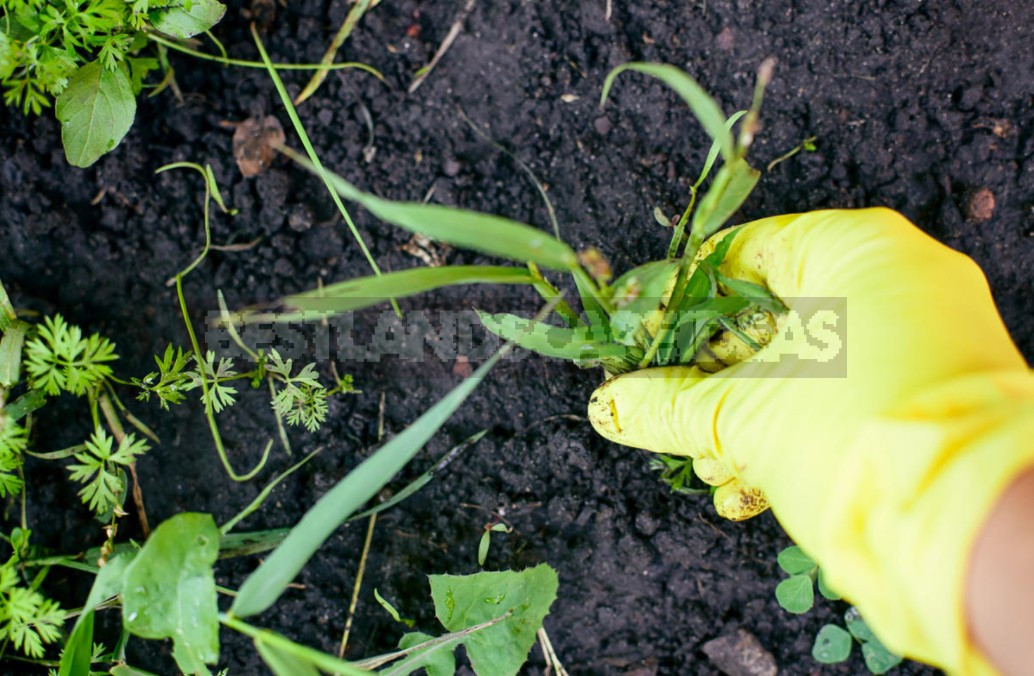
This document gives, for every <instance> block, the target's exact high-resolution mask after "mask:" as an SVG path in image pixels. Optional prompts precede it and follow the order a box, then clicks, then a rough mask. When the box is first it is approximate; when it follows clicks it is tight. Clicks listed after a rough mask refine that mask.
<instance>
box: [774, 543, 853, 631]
mask: <svg viewBox="0 0 1034 676" xmlns="http://www.w3.org/2000/svg"><path fill="white" fill-rule="evenodd" d="M776 562H777V563H778V564H779V567H780V568H782V569H783V572H785V573H786V574H787V575H789V576H790V577H788V578H786V579H785V580H783V581H782V582H780V583H779V585H778V586H777V587H776V590H775V595H776V600H777V601H778V602H779V605H780V606H782V607H783V609H784V610H786V611H787V612H791V613H794V614H797V615H800V614H802V613H806V612H808V611H809V610H811V608H812V606H813V605H815V589H814V587H815V585H816V584H817V585H818V588H819V593H820V594H822V595H823V596H824V597H826V598H827V599H830V600H833V601H836V600H838V599H839V598H840V596H839V595H838V594H837V593H836V592H834V591H833V590H831V589H830V588H829V587H827V586H826V581H825V578H824V577H823V575H822V570H820V569H819V567H818V565H817V564H816V563H815V562H814V561H812V560H811V558H810V557H809V556H808V555H807V554H805V553H804V552H803V551H801V548H800V547H797V546H793V547H787V548H786V549H784V550H783V551H781V552H779V555H778V557H777V558H776Z"/></svg>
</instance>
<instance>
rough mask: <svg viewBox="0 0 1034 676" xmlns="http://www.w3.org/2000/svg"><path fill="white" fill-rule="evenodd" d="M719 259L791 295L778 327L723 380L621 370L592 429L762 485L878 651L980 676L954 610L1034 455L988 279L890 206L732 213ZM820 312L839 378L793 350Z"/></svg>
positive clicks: (1021, 379)
mask: <svg viewBox="0 0 1034 676" xmlns="http://www.w3.org/2000/svg"><path fill="white" fill-rule="evenodd" d="M712 246H713V245H712ZM721 269H722V272H723V273H724V274H726V275H727V276H730V277H734V278H739V279H743V280H746V281H750V282H754V283H756V284H760V285H763V286H766V287H767V288H768V289H770V290H771V291H772V292H773V293H774V294H776V295H777V296H779V297H780V298H781V299H782V300H783V301H784V302H785V303H786V305H787V306H788V307H789V308H790V312H789V313H787V314H785V315H783V316H781V317H779V318H778V320H777V326H778V329H779V332H778V333H777V337H776V339H775V340H774V341H773V342H772V343H771V344H769V345H767V346H766V347H764V348H762V350H760V351H759V352H758V353H757V354H755V355H754V356H753V357H751V358H750V359H748V360H747V361H744V362H742V363H739V364H736V365H733V366H730V367H729V368H727V369H725V370H723V371H721V372H719V373H717V374H714V375H707V374H706V373H704V372H702V371H701V370H700V369H698V368H684V367H674V368H673V367H668V368H660V369H650V370H646V371H640V372H636V373H631V374H626V375H623V376H620V377H618V378H615V379H612V380H610V381H608V382H606V383H604V384H603V385H602V386H601V387H600V388H599V389H598V390H597V391H596V392H595V393H594V394H593V397H592V401H591V403H590V418H591V419H592V421H593V424H594V426H595V427H596V429H597V430H598V431H599V432H600V433H601V434H602V435H603V436H605V437H607V438H609V439H612V440H614V441H616V442H618V443H622V444H626V445H630V446H635V447H638V448H644V449H647V450H651V451H657V452H664V453H672V454H681V455H687V454H688V455H692V456H694V457H695V458H699V460H697V461H695V464H697V463H700V464H702V465H704V466H705V467H706V468H708V469H707V472H705V473H714V474H716V475H718V476H719V478H720V479H724V478H731V480H732V481H731V482H730V483H729V484H728V485H729V486H730V487H731V488H730V489H726V494H727V495H726V498H728V496H729V495H733V496H734V497H735V498H737V499H738V497H739V496H745V498H747V499H749V498H750V495H751V494H750V492H749V491H744V490H741V489H742V488H743V487H745V486H746V487H753V488H755V489H758V490H759V491H760V492H761V493H762V494H763V495H764V497H765V498H766V499H767V501H768V503H769V504H771V506H772V509H773V511H774V513H775V515H776V517H777V518H778V519H779V521H780V522H781V523H782V525H783V526H784V527H785V528H786V530H787V532H788V533H789V535H790V536H791V537H792V538H793V539H794V540H795V541H796V542H797V543H798V544H799V545H800V546H801V547H802V548H803V549H804V550H805V551H806V552H808V553H809V554H810V555H811V556H812V557H813V558H814V559H815V560H816V561H817V562H818V563H819V565H820V566H822V567H823V571H824V576H825V579H826V581H827V583H828V584H829V585H830V586H831V587H832V588H834V589H835V590H837V591H839V592H842V593H843V594H844V595H845V596H846V597H847V598H849V599H851V600H852V601H853V602H854V603H855V604H856V605H858V606H859V607H860V608H861V610H862V613H863V614H864V615H865V616H866V619H867V620H868V621H869V623H870V625H871V626H872V627H873V628H874V629H875V630H876V632H877V634H878V635H879V636H880V637H881V638H882V639H884V640H885V643H886V644H887V645H888V647H890V648H891V649H895V650H898V651H901V652H903V653H905V654H907V655H909V656H911V657H915V658H917V659H922V660H925V661H928V662H933V663H937V664H940V665H942V666H944V667H946V668H948V669H950V670H953V671H954V670H964V671H965V673H970V672H974V673H980V672H978V671H977V669H978V668H979V667H978V666H975V665H982V664H983V663H982V660H981V658H980V657H979V655H978V654H977V653H976V651H974V650H973V649H972V648H971V646H970V645H969V641H968V640H967V634H966V628H965V623H964V621H963V613H962V610H961V609H962V607H963V602H962V585H963V580H964V577H965V574H966V566H967V563H968V555H969V551H970V548H971V545H972V541H973V539H974V537H975V535H976V533H977V531H978V529H979V527H980V526H981V524H982V523H983V519H984V518H985V517H986V515H987V514H988V512H989V510H990V509H991V507H992V506H993V504H994V501H995V499H996V497H997V496H998V495H999V494H1001V493H1002V492H1003V491H1004V490H1005V488H1006V487H1007V485H1008V483H1009V482H1010V481H1011V480H1012V479H1013V478H1015V477H1016V476H1017V475H1018V473H1019V472H1020V471H1022V470H1023V468H1025V467H1027V466H1029V465H1030V464H1032V463H1034V444H1031V443H1030V440H1031V438H1034V379H1032V378H1031V375H1030V373H1029V371H1028V367H1027V365H1026V362H1025V361H1024V359H1023V357H1022V356H1021V355H1020V353H1019V351H1018V350H1017V349H1016V347H1015V345H1014V344H1013V343H1012V341H1011V340H1010V338H1009V336H1008V333H1007V332H1006V330H1005V327H1004V325H1003V324H1002V321H1001V318H1000V317H999V315H998V313H997V311H996V309H995V306H994V302H993V300H992V298H991V294H990V291H989V289H988V286H987V282H986V280H985V279H984V277H983V274H982V273H981V271H980V270H979V268H978V267H977V266H976V264H975V263H974V262H973V261H972V260H971V259H969V258H968V257H966V256H964V255H962V254H960V253H958V252H955V251H953V250H951V249H949V248H947V247H945V246H943V245H941V244H939V243H937V242H936V241H934V240H933V239H931V238H929V237H928V236H926V235H925V234H923V233H922V232H921V231H919V230H918V229H917V228H915V226H913V225H912V224H911V223H909V222H908V221H907V220H906V219H905V218H903V217H902V216H901V215H899V214H897V213H895V212H892V211H889V210H886V209H867V210H860V211H821V212H812V213H808V214H802V215H790V216H779V217H775V218H769V219H765V220H762V221H757V222H755V223H751V224H748V225H745V226H742V229H741V231H740V232H739V233H738V234H737V236H736V239H735V240H734V242H733V244H732V247H731V248H730V250H729V253H728V255H727V256H726V259H725V262H724V264H723V265H722V268H721ZM829 310H832V311H833V314H832V317H833V318H835V319H836V322H837V323H836V325H835V329H836V331H835V333H836V335H837V336H839V337H840V338H841V342H842V344H841V346H840V349H841V354H839V355H836V356H835V357H834V359H841V360H843V365H844V366H845V367H846V373H845V374H843V375H842V376H841V377H828V370H827V371H825V372H823V371H822V369H821V368H819V367H820V366H821V361H817V360H814V359H812V360H809V359H794V358H787V356H786V355H787V352H788V350H787V348H788V346H791V347H792V346H793V345H797V346H799V347H804V346H805V345H808V344H809V343H807V336H806V335H802V332H801V331H800V327H801V326H805V327H806V326H807V322H808V320H809V318H813V317H815V316H817V313H819V312H820V311H829ZM830 317H831V315H828V314H827V315H826V317H825V319H824V320H823V322H828V320H829V319H830ZM825 326H826V328H830V324H828V323H826V324H825ZM788 328H790V329H794V328H796V329H797V331H795V333H796V334H797V335H794V336H792V337H790V336H788V333H789V332H788V331H787V329H788ZM805 333H806V331H805ZM812 347H814V345H812ZM827 366H828V364H827ZM716 468H717V469H716ZM723 470H724V472H725V473H726V475H727V476H721V474H722V471H723ZM721 492H722V489H719V493H721ZM716 498H717V502H718V503H719V506H721V502H722V496H720V495H718V494H716ZM743 506H744V505H739V507H743ZM746 507H747V508H748V511H750V510H749V508H750V507H751V505H749V504H748V505H746ZM726 511H727V512H729V511H731V512H732V513H733V514H736V513H737V509H736V505H734V506H733V508H732V509H731V510H729V509H727V510H726ZM739 513H742V511H740V512H739Z"/></svg>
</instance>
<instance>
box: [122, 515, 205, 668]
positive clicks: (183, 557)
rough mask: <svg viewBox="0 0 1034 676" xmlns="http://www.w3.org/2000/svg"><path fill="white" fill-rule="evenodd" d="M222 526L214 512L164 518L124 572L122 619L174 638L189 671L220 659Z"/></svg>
mask: <svg viewBox="0 0 1034 676" xmlns="http://www.w3.org/2000/svg"><path fill="white" fill-rule="evenodd" d="M218 556H219V529H218V528H216V525H215V521H214V520H213V519H212V516H211V515H210V514H198V513H191V512H186V513H183V514H177V515H176V516H174V517H172V518H170V519H168V520H166V521H164V522H162V523H161V524H160V525H159V526H158V527H157V528H156V529H154V532H152V533H151V536H150V537H149V538H147V542H145V543H144V546H143V549H141V550H140V553H139V554H137V555H136V558H135V559H134V560H133V561H132V563H130V564H129V567H128V569H127V570H126V578H125V585H124V588H123V591H122V620H123V623H124V624H125V626H126V629H128V630H129V632H130V633H132V634H134V635H136V636H140V637H143V638H171V639H172V641H173V648H172V656H173V657H174V658H175V659H176V664H177V665H179V668H180V669H182V670H183V671H184V672H186V673H188V674H196V673H207V671H208V670H207V669H206V668H205V664H214V663H215V662H216V661H217V660H218V659H219V619H218V613H219V608H218V605H217V602H216V591H215V575H214V573H213V571H212V565H213V564H214V563H215V560H216V558H217V557H218Z"/></svg>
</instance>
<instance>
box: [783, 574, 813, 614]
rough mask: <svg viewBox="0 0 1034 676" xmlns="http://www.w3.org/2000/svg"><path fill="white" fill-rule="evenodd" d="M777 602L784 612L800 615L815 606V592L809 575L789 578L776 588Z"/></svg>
mask: <svg viewBox="0 0 1034 676" xmlns="http://www.w3.org/2000/svg"><path fill="white" fill-rule="evenodd" d="M775 595H776V601H778V602H779V605H780V606H782V607H783V609H784V610H786V611H787V612H790V613H794V614H795V615H800V614H802V613H806V612H808V611H809V610H811V607H812V606H813V605H815V590H814V588H813V583H812V581H811V578H810V577H808V576H807V575H794V576H793V577H788V578H786V579H785V580H783V581H782V582H780V583H779V585H778V586H777V587H776V590H775Z"/></svg>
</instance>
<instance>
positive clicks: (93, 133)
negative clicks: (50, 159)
mask: <svg viewBox="0 0 1034 676" xmlns="http://www.w3.org/2000/svg"><path fill="white" fill-rule="evenodd" d="M54 114H55V115H56V117H57V119H58V121H59V122H61V142H62V143H63V144H64V146H65V157H66V158H67V159H68V163H69V164H71V165H73V166H76V167H88V166H90V165H91V164H93V163H94V162H96V161H97V160H98V159H99V158H100V156H101V155H103V154H105V153H107V152H109V151H110V150H112V149H113V148H114V147H115V146H117V145H118V144H119V143H120V142H121V141H122V139H123V138H124V137H125V135H126V134H127V133H128V132H129V128H130V127H132V126H133V118H134V117H135V116H136V99H135V98H133V87H132V85H131V84H130V82H129V76H128V75H126V72H125V70H123V69H122V68H116V69H115V70H109V69H107V68H104V67H103V66H102V65H101V64H100V62H98V61H91V62H90V63H88V64H86V65H85V66H82V67H80V68H79V70H77V71H76V72H75V74H74V75H72V77H71V79H70V80H69V81H68V87H67V88H65V90H64V91H63V92H61V94H60V95H59V96H58V97H57V102H56V103H55V106H54Z"/></svg>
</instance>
